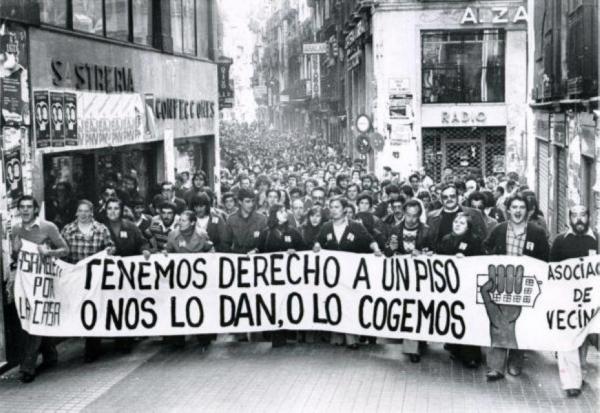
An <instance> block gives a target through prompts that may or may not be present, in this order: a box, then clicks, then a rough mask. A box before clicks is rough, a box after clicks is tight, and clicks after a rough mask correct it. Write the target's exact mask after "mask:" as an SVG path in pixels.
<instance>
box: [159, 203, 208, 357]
mask: <svg viewBox="0 0 600 413" xmlns="http://www.w3.org/2000/svg"><path fill="white" fill-rule="evenodd" d="M195 252H215V248H214V246H213V243H212V242H210V240H209V239H208V235H207V234H206V232H202V233H199V232H198V231H196V214H195V213H194V212H192V211H190V210H185V211H183V212H182V213H181V215H180V216H179V227H178V228H177V229H174V230H173V231H171V232H170V233H169V236H168V239H167V244H166V246H165V250H164V251H163V253H164V254H165V255H168V254H169V253H195ZM215 337H216V335H215V334H198V335H197V339H198V344H200V346H201V347H202V348H203V349H204V348H205V347H207V346H208V345H209V344H210V342H211V341H212V340H213V339H214V338H215ZM166 341H167V342H169V343H170V344H171V345H173V346H175V347H183V346H185V336H173V337H169V338H168V339H167V340H166Z"/></svg>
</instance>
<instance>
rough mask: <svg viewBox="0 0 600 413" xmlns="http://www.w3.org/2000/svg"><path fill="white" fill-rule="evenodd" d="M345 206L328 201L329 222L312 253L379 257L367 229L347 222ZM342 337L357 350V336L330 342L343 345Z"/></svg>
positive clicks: (336, 337) (339, 336) (333, 338)
mask: <svg viewBox="0 0 600 413" xmlns="http://www.w3.org/2000/svg"><path fill="white" fill-rule="evenodd" d="M347 205H348V201H347V200H346V199H345V198H341V197H334V198H331V199H330V200H329V213H330V217H331V221H328V222H326V223H325V224H323V227H322V228H321V231H319V235H318V236H317V242H316V243H315V245H314V247H313V251H314V252H319V251H321V249H322V248H323V249H326V250H333V251H346V252H354V253H369V252H374V253H375V255H377V256H381V255H382V254H381V250H380V249H379V245H377V242H376V241H375V239H373V237H372V236H371V234H369V232H368V231H367V229H366V228H365V227H364V226H363V225H362V224H361V223H360V222H356V221H349V220H348V218H347V217H346V214H345V213H344V209H345V208H346V206H347ZM344 336H345V342H346V346H347V347H348V348H351V349H357V348H358V336H356V335H354V334H345V335H342V334H332V336H331V341H332V343H333V344H336V345H340V344H343V343H344Z"/></svg>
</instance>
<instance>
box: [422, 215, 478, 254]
mask: <svg viewBox="0 0 600 413" xmlns="http://www.w3.org/2000/svg"><path fill="white" fill-rule="evenodd" d="M458 209H459V211H461V212H464V213H465V214H467V215H469V216H470V217H471V221H473V227H472V228H473V230H472V231H473V235H474V236H476V237H477V238H479V239H485V238H486V236H487V227H486V225H485V222H484V220H483V215H482V214H481V211H479V210H477V209H474V208H469V207H465V206H459V207H458ZM442 210H443V209H442V208H440V209H436V210H435V211H431V212H430V213H429V215H427V225H428V226H429V228H430V231H431V233H430V237H431V239H432V241H433V242H434V245H433V247H434V251H436V252H437V248H438V245H437V242H438V238H439V232H440V223H441V221H442ZM444 235H447V234H444Z"/></svg>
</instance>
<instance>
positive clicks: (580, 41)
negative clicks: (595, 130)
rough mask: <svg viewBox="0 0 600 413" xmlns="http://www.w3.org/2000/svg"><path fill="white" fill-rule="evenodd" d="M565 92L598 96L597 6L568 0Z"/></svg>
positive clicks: (581, 1)
mask: <svg viewBox="0 0 600 413" xmlns="http://www.w3.org/2000/svg"><path fill="white" fill-rule="evenodd" d="M566 57H567V72H568V74H567V93H568V94H569V96H570V97H584V98H585V97H591V96H596V95H597V94H598V91H597V89H598V5H597V2H589V1H583V0H571V1H570V2H569V9H568V16H567V56H566Z"/></svg>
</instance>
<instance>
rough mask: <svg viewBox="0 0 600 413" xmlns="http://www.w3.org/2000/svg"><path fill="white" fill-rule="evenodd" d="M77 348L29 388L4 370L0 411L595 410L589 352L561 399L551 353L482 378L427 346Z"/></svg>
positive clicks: (66, 349) (593, 362)
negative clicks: (87, 351)
mask: <svg viewBox="0 0 600 413" xmlns="http://www.w3.org/2000/svg"><path fill="white" fill-rule="evenodd" d="M82 348H83V342H82V340H70V341H68V342H66V343H63V344H61V345H60V346H59V351H61V353H60V354H61V361H60V363H59V365H58V366H57V367H56V368H55V369H53V370H51V371H47V372H45V373H44V374H41V375H40V376H38V378H37V379H36V381H35V382H33V383H31V384H29V385H23V384H21V383H20V382H18V380H17V371H16V369H13V370H11V371H9V372H8V373H6V374H5V375H4V376H3V377H2V380H1V381H0V411H6V412H17V411H18V412H29V411H64V412H67V411H68V412H71V411H89V412H96V411H107V412H108V411H110V412H117V411H118V412H121V411H126V412H138V411H143V412H157V411H202V412H216V411H219V412H223V411H251V412H265V411H272V412H295V411H298V412H299V411H306V412H313V411H333V412H340V413H341V412H353V411H356V412H372V411H381V412H391V411H396V412H398V411H403V412H440V411H450V412H460V413H462V412H471V411H473V412H480V411H486V412H489V411H502V412H506V411H518V412H529V411H532V412H550V411H568V412H569V413H576V412H585V413H590V412H597V411H600V404H599V403H600V399H599V397H598V393H599V387H600V386H599V380H598V379H599V374H598V366H599V365H600V355H599V354H598V352H597V351H596V350H593V351H592V352H591V353H590V355H589V356H588V360H589V364H588V368H587V377H586V381H587V383H588V384H587V386H586V388H585V390H584V393H583V394H582V395H581V396H580V397H579V398H577V399H568V398H566V397H565V396H564V394H563V392H562V391H561V390H560V384H559V381H558V373H557V367H556V362H555V360H554V357H553V355H552V354H551V353H528V357H527V359H526V364H525V369H524V373H523V375H522V376H521V377H519V378H513V377H509V378H508V379H507V380H504V381H501V382H496V383H487V382H486V381H485V377H484V374H485V369H483V368H480V369H479V370H475V371H472V370H467V369H464V368H463V367H462V366H461V365H459V364H457V363H455V362H452V361H450V360H449V358H448V355H447V354H446V352H444V351H443V350H442V349H441V346H440V345H437V344H434V345H431V346H430V347H429V349H428V353H427V354H426V356H425V357H424V358H423V360H422V362H421V363H420V364H411V363H410V362H409V361H408V360H407V358H406V357H405V356H403V355H402V354H401V352H400V346H398V345H393V344H386V345H375V346H369V347H364V348H362V349H361V350H358V351H352V350H347V349H345V348H338V347H331V346H329V345H326V344H302V345H300V344H292V345H289V346H287V347H285V348H280V349H271V347H270V344H269V343H235V342H231V341H228V340H222V341H219V342H217V343H215V344H213V345H212V346H211V347H210V348H209V349H208V350H207V351H206V352H201V351H200V350H199V349H198V348H197V347H196V346H195V342H194V341H192V340H190V339H189V338H188V343H187V346H186V348H185V349H183V350H169V349H167V348H165V347H164V346H163V345H162V344H161V343H160V342H157V341H152V340H146V341H144V342H142V343H140V344H139V345H138V346H137V347H136V349H135V350H134V352H133V353H132V354H129V355H117V354H114V355H113V354H112V352H111V354H110V355H107V356H105V357H104V358H102V359H101V360H100V361H98V362H96V363H94V364H90V365H87V364H83V362H82ZM106 348H107V350H109V351H110V349H111V348H112V347H111V344H110V342H109V341H107V344H106Z"/></svg>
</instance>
